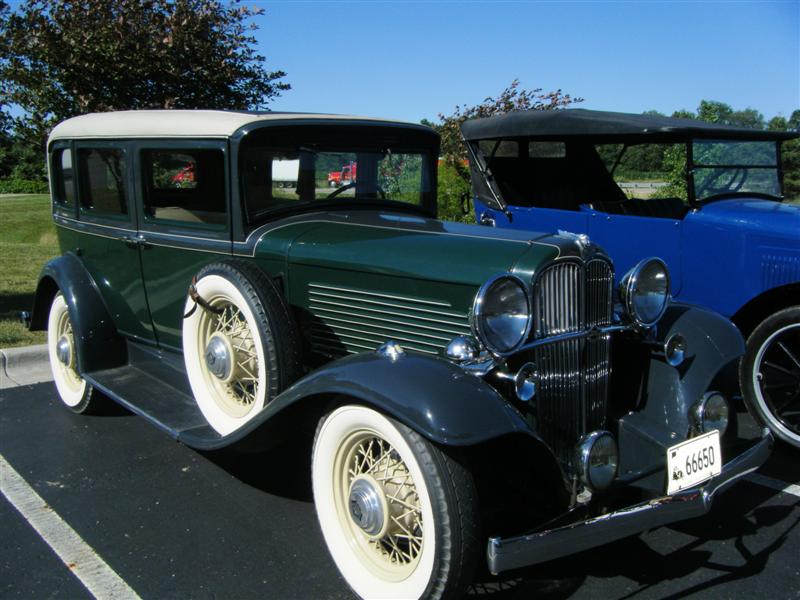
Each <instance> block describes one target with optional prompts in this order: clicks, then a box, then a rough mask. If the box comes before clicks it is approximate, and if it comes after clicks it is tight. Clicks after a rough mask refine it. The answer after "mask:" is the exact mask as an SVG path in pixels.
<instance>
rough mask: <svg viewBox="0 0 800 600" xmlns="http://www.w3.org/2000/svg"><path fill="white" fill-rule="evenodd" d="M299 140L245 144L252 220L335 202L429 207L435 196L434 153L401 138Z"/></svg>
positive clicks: (246, 192) (244, 171)
mask: <svg viewBox="0 0 800 600" xmlns="http://www.w3.org/2000/svg"><path fill="white" fill-rule="evenodd" d="M325 137H326V138H328V137H329V136H325ZM342 137H344V136H342ZM294 138H295V139H293V140H285V141H284V140H281V139H280V137H279V136H271V139H270V140H269V143H268V144H263V145H262V144H258V143H250V144H249V145H247V146H246V147H245V148H244V150H243V152H242V159H241V165H242V185H243V191H244V197H245V202H246V205H247V212H248V217H249V221H250V222H254V221H257V220H260V219H263V218H265V217H266V216H267V215H269V214H271V213H273V212H275V211H285V210H290V211H291V210H296V209H302V208H304V207H308V206H319V207H320V208H322V207H323V206H325V205H330V204H335V203H347V204H349V205H353V204H360V203H363V204H365V205H368V204H370V203H376V202H378V203H380V202H395V203H402V204H409V205H415V206H425V205H427V204H428V203H429V200H430V199H432V198H433V195H434V194H435V190H434V185H435V179H434V175H433V172H432V171H433V169H432V168H431V166H432V164H433V163H432V161H433V156H434V155H433V154H432V151H431V150H429V149H427V148H424V147H416V148H415V147H414V146H413V145H412V146H409V144H408V142H407V141H406V142H403V141H402V140H400V139H398V138H397V137H395V138H394V139H374V137H373V138H372V139H370V140H367V139H357V136H356V137H354V136H353V135H350V136H348V138H349V140H348V141H351V143H348V144H346V143H342V142H341V141H338V140H336V141H333V140H331V141H328V140H327V139H321V138H320V137H319V136H308V137H306V136H294ZM340 139H341V138H340Z"/></svg>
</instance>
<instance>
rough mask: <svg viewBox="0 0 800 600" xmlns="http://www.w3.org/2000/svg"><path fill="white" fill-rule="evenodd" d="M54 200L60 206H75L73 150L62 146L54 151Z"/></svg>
mask: <svg viewBox="0 0 800 600" xmlns="http://www.w3.org/2000/svg"><path fill="white" fill-rule="evenodd" d="M52 168H53V196H54V198H53V200H54V201H55V202H56V203H57V204H58V205H60V206H64V207H67V208H72V207H74V206H75V172H74V171H73V169H72V150H70V149H69V148H62V149H60V150H56V151H55V152H53V162H52Z"/></svg>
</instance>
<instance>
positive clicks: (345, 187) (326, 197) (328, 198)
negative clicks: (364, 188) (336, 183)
mask: <svg viewBox="0 0 800 600" xmlns="http://www.w3.org/2000/svg"><path fill="white" fill-rule="evenodd" d="M354 187H356V184H355V182H351V183H348V184H347V185H343V186H342V187H340V188H337V189H335V190H334V191H332V192H331V193H330V194H328V195H327V196H325V200H330V199H331V198H336V196H338V195H339V194H341V193H342V192H343V191H345V190H349V189H352V188H354Z"/></svg>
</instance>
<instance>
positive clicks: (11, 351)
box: [0, 344, 53, 389]
mask: <svg viewBox="0 0 800 600" xmlns="http://www.w3.org/2000/svg"><path fill="white" fill-rule="evenodd" d="M49 361H50V359H49V356H48V352H47V344H40V345H37V346H22V347H20V348H7V349H0V389H4V388H11V387H17V386H19V385H29V384H33V383H39V382H42V381H51V380H52V379H53V375H52V373H51V371H50V362H49Z"/></svg>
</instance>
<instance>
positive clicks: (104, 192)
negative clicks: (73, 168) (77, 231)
mask: <svg viewBox="0 0 800 600" xmlns="http://www.w3.org/2000/svg"><path fill="white" fill-rule="evenodd" d="M78 173H79V176H80V182H79V183H80V186H79V187H80V201H81V209H82V210H85V211H88V212H89V213H96V214H99V215H104V216H120V215H127V214H128V191H127V185H126V173H127V169H126V165H125V152H124V151H123V150H121V149H118V148H79V149H78Z"/></svg>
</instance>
